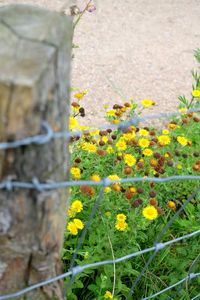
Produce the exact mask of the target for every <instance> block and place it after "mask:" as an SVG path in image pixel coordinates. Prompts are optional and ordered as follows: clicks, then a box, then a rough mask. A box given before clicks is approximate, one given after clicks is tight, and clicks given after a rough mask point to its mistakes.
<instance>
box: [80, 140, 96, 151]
mask: <svg viewBox="0 0 200 300" xmlns="http://www.w3.org/2000/svg"><path fill="white" fill-rule="evenodd" d="M82 149H83V150H85V151H88V152H91V153H94V152H96V151H97V146H96V145H95V144H92V143H87V142H85V143H83V145H82Z"/></svg>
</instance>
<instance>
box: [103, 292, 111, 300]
mask: <svg viewBox="0 0 200 300" xmlns="http://www.w3.org/2000/svg"><path fill="white" fill-rule="evenodd" d="M104 298H106V299H112V298H113V296H112V293H111V292H110V291H106V292H105V295H104Z"/></svg>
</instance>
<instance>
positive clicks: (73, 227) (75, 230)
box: [67, 222, 78, 235]
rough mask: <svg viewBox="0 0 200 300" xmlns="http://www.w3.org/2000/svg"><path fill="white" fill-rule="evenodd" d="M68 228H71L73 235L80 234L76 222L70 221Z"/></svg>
mask: <svg viewBox="0 0 200 300" xmlns="http://www.w3.org/2000/svg"><path fill="white" fill-rule="evenodd" d="M67 230H69V232H70V233H71V234H72V235H77V234H78V229H77V227H76V225H75V224H74V222H69V223H68V224H67Z"/></svg>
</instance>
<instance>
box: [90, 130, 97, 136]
mask: <svg viewBox="0 0 200 300" xmlns="http://www.w3.org/2000/svg"><path fill="white" fill-rule="evenodd" d="M97 135H99V130H94V131H91V132H90V136H97Z"/></svg>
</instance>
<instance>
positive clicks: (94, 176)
mask: <svg viewBox="0 0 200 300" xmlns="http://www.w3.org/2000/svg"><path fill="white" fill-rule="evenodd" d="M90 178H91V180H93V181H100V180H101V177H100V176H99V175H97V174H94V175H92V176H91V177H90Z"/></svg>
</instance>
